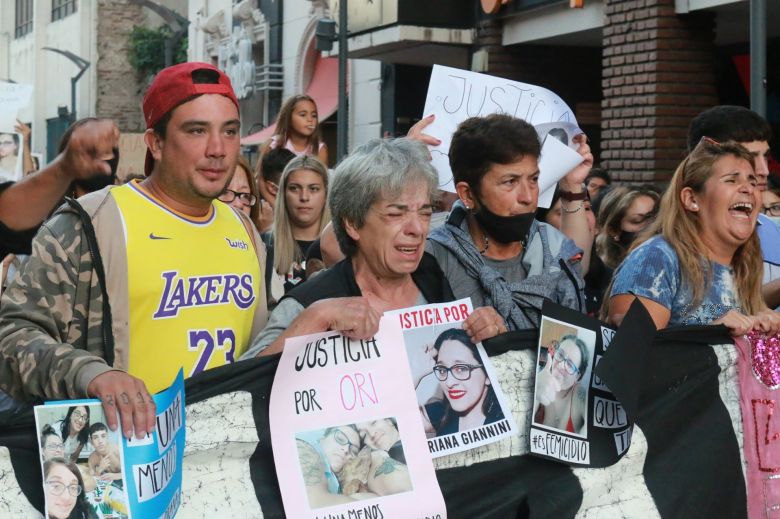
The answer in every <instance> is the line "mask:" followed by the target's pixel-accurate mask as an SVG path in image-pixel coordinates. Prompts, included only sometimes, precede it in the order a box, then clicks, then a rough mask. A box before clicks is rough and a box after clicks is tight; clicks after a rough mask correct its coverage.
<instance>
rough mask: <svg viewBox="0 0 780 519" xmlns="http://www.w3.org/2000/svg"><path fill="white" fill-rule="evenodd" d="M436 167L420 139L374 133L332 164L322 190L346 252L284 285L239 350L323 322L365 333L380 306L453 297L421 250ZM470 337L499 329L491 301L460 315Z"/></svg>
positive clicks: (272, 343) (357, 335)
mask: <svg viewBox="0 0 780 519" xmlns="http://www.w3.org/2000/svg"><path fill="white" fill-rule="evenodd" d="M438 183H439V182H438V175H437V173H436V170H435V169H434V168H433V166H432V165H431V163H430V160H429V158H428V152H427V150H426V148H425V146H424V145H423V144H421V143H419V142H416V141H414V140H410V139H406V138H401V139H382V140H380V139H375V140H371V141H369V142H367V143H366V144H363V145H362V146H360V147H358V148H357V149H355V150H354V152H353V153H352V154H351V155H349V156H348V157H347V158H346V159H344V160H343V161H342V162H341V164H339V166H338V167H337V168H336V171H335V173H334V175H333V178H332V181H331V191H330V193H329V196H328V203H329V204H330V211H331V216H332V222H333V229H334V232H335V234H336V238H337V240H338V243H339V247H340V248H341V251H342V252H343V253H344V254H345V256H346V257H345V259H343V260H342V261H340V262H339V263H337V264H335V265H334V266H332V267H331V268H329V269H328V270H326V271H324V272H322V273H321V274H319V275H317V276H315V277H314V278H312V279H309V280H307V281H306V282H305V283H303V284H301V285H300V286H298V287H296V288H295V289H294V290H292V291H291V292H289V293H288V294H287V295H286V296H285V297H284V298H283V299H282V300H281V301H280V302H279V305H278V306H277V307H276V309H275V310H274V311H273V313H272V314H271V317H270V318H269V321H268V325H267V326H266V328H265V330H263V332H262V333H261V334H260V335H259V336H258V337H257V339H256V340H255V342H254V343H253V344H252V346H251V347H250V349H249V350H248V351H247V353H245V354H244V358H246V357H251V356H255V355H258V354H264V355H267V354H273V353H278V352H280V351H281V350H282V348H283V346H284V341H285V340H286V339H287V338H289V337H297V336H301V335H308V334H312V333H317V332H323V331H328V330H333V331H338V332H340V333H343V334H344V335H346V336H348V337H351V338H353V339H367V338H369V337H372V336H373V335H374V334H375V333H376V332H377V330H378V329H379V320H380V318H381V316H382V314H383V313H384V312H386V311H389V310H397V309H401V308H407V307H411V306H417V305H422V304H429V303H441V302H446V301H451V300H453V299H454V297H453V294H452V289H451V288H450V285H449V283H448V281H447V279H446V278H445V277H444V274H443V273H442V271H441V269H440V268H439V266H438V264H437V262H436V260H435V259H434V258H433V257H432V256H431V255H429V254H428V253H426V252H425V240H426V237H427V236H428V228H429V225H430V220H431V214H432V211H433V202H434V195H435V193H436V190H437V188H438ZM464 328H465V329H466V331H467V333H469V335H470V336H471V337H472V338H473V339H474V341H475V342H476V341H481V340H485V339H488V338H490V337H492V336H494V335H496V334H498V333H502V332H504V331H506V327H505V324H504V322H503V319H501V318H500V317H499V316H498V314H497V313H496V311H495V310H494V309H493V308H490V307H483V308H477V309H475V310H474V311H473V312H472V313H471V315H469V317H468V319H467V320H466V322H465V323H464Z"/></svg>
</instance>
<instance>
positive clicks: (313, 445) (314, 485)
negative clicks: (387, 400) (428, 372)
mask: <svg viewBox="0 0 780 519" xmlns="http://www.w3.org/2000/svg"><path fill="white" fill-rule="evenodd" d="M295 439H296V443H297V447H298V462H299V464H300V468H301V473H302V474H303V479H304V484H305V486H306V495H307V498H308V500H309V507H310V508H312V509H316V508H322V507H324V506H330V505H333V504H334V503H336V502H338V501H339V498H338V497H335V496H343V497H344V498H347V499H349V500H352V501H362V500H365V499H372V498H376V497H381V496H389V495H394V494H400V493H403V492H409V491H411V490H413V487H412V480H411V477H410V475H409V470H408V468H407V465H406V456H405V455H404V448H403V444H402V442H401V436H400V433H399V432H398V425H397V421H396V419H395V418H392V417H386V418H379V419H376V420H368V421H365V422H360V423H353V424H345V425H339V426H333V427H327V428H325V429H315V430H311V431H304V432H300V433H298V434H296V435H295Z"/></svg>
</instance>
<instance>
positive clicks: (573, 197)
mask: <svg viewBox="0 0 780 519" xmlns="http://www.w3.org/2000/svg"><path fill="white" fill-rule="evenodd" d="M558 193H560V195H561V198H562V199H564V200H566V201H567V202H576V201H577V200H588V190H587V189H586V188H585V184H582V191H580V192H579V193H572V192H571V191H564V190H563V189H559V190H558Z"/></svg>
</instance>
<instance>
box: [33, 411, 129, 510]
mask: <svg viewBox="0 0 780 519" xmlns="http://www.w3.org/2000/svg"><path fill="white" fill-rule="evenodd" d="M35 419H36V427H37V430H38V436H39V439H40V452H41V467H42V471H43V487H44V498H45V503H46V505H45V506H46V516H47V517H49V518H60V517H112V518H114V519H123V518H126V517H128V514H127V502H128V500H127V496H126V489H125V482H124V477H123V472H122V455H121V448H120V445H121V441H122V440H121V436H120V435H119V433H118V432H113V431H110V430H109V429H108V427H107V426H106V419H105V415H104V414H103V408H102V406H101V405H100V404H99V403H97V404H86V403H85V404H83V405H48V406H38V407H36V409H35Z"/></svg>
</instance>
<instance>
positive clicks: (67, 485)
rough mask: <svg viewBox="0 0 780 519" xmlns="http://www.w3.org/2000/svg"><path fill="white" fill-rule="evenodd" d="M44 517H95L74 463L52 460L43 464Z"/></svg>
mask: <svg viewBox="0 0 780 519" xmlns="http://www.w3.org/2000/svg"><path fill="white" fill-rule="evenodd" d="M43 486H44V496H45V498H46V517H48V518H49V519H91V518H94V517H96V515H95V512H94V511H93V510H92V507H90V506H89V504H88V503H87V500H86V497H85V493H84V483H83V481H82V479H81V472H79V469H78V467H76V465H75V464H74V463H70V462H68V461H66V460H65V459H63V458H53V459H51V460H48V461H46V462H44V464H43Z"/></svg>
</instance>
